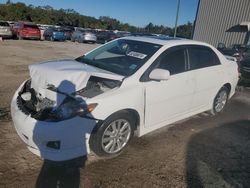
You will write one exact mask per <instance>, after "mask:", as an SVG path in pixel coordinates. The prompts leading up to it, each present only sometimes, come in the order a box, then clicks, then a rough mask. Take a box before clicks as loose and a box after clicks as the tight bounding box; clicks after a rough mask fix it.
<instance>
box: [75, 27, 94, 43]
mask: <svg viewBox="0 0 250 188" xmlns="http://www.w3.org/2000/svg"><path fill="white" fill-rule="evenodd" d="M71 41H72V42H79V43H84V42H90V43H96V35H95V34H94V33H93V32H92V31H91V30H85V29H78V30H76V31H75V32H73V33H72V36H71Z"/></svg>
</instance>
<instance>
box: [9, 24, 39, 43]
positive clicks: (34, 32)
mask: <svg viewBox="0 0 250 188" xmlns="http://www.w3.org/2000/svg"><path fill="white" fill-rule="evenodd" d="M12 32H13V36H14V38H18V39H19V40H20V39H36V40H40V39H41V32H40V29H39V28H38V26H37V25H36V24H34V23H30V22H17V23H15V24H14V26H13V27H12Z"/></svg>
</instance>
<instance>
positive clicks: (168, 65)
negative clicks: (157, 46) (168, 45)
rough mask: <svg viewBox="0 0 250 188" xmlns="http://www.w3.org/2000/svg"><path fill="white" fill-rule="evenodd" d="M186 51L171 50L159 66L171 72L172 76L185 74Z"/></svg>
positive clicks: (163, 57) (163, 55) (162, 58)
mask: <svg viewBox="0 0 250 188" xmlns="http://www.w3.org/2000/svg"><path fill="white" fill-rule="evenodd" d="M185 67H186V66H185V50H184V49H183V48H182V49H175V50H174V49H171V50H167V51H166V53H165V54H164V53H163V54H162V56H161V59H160V62H159V66H158V68H160V69H165V70H168V71H169V72H170V75H173V74H178V73H182V72H185Z"/></svg>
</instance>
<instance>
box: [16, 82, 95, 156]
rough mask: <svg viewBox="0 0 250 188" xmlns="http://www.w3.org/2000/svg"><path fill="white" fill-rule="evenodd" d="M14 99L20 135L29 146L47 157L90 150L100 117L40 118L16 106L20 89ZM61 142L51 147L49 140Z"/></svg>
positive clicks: (37, 153) (82, 154)
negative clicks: (49, 120) (93, 131)
mask: <svg viewBox="0 0 250 188" xmlns="http://www.w3.org/2000/svg"><path fill="white" fill-rule="evenodd" d="M22 86H23V85H21V86H20V88H19V89H18V90H17V92H16V93H15V95H14V97H13V99H12V102H11V116H12V120H13V123H14V126H15V129H16V131H17V133H18V135H19V136H20V138H21V139H22V140H23V141H24V142H25V143H26V144H27V147H28V149H29V150H30V151H31V152H32V153H34V154H36V155H38V156H40V157H42V158H44V159H48V160H52V161H64V160H69V159H73V158H77V157H80V156H84V155H86V154H88V153H89V144H88V140H89V136H90V134H91V132H92V130H93V128H94V127H95V125H96V123H97V120H94V119H89V118H80V117H74V118H72V119H69V120H65V121H60V122H45V121H38V120H36V119H34V118H32V117H31V116H30V115H26V114H25V113H23V112H22V111H21V110H20V109H19V107H18V105H17V96H18V92H19V91H20V89H21V88H22ZM54 141H57V142H60V148H59V149H54V148H51V147H48V142H54Z"/></svg>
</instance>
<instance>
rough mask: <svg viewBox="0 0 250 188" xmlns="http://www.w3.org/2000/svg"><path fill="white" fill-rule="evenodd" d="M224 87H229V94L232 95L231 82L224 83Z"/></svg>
mask: <svg viewBox="0 0 250 188" xmlns="http://www.w3.org/2000/svg"><path fill="white" fill-rule="evenodd" d="M223 87H226V88H227V89H228V95H230V93H231V89H232V86H231V84H230V83H226V84H224V85H223Z"/></svg>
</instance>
